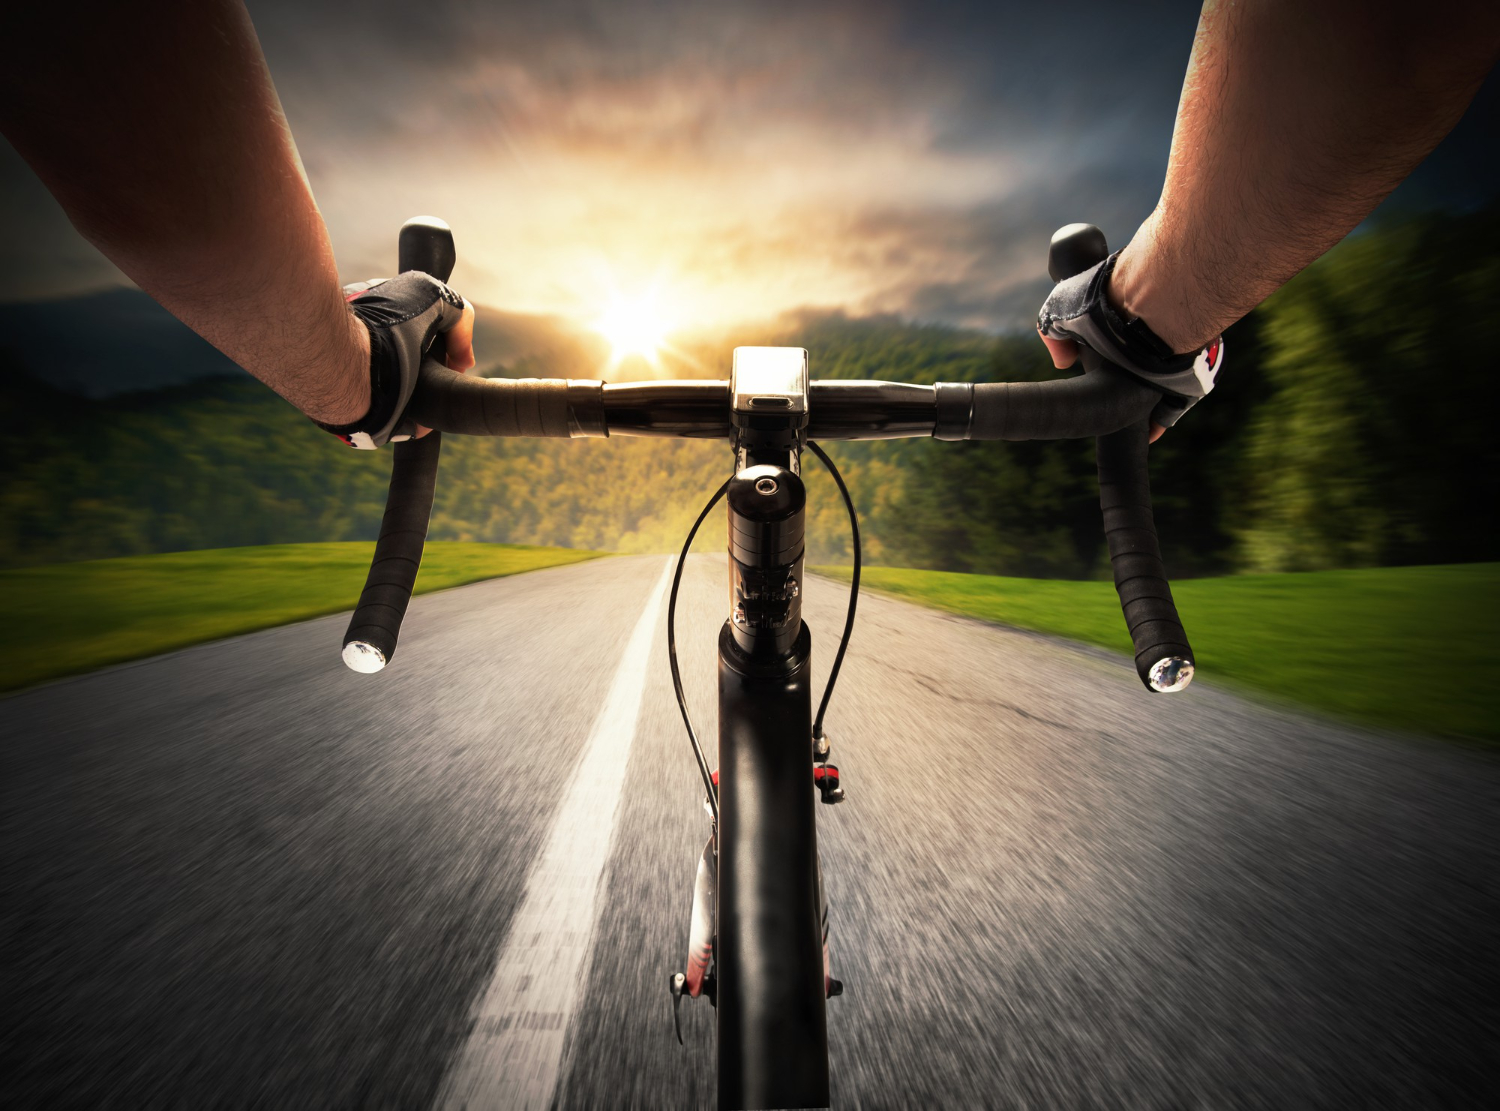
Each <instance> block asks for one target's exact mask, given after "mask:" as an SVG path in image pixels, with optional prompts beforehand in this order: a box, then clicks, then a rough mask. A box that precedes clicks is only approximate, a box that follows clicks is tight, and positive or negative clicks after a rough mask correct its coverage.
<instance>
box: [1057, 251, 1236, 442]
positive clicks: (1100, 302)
mask: <svg viewBox="0 0 1500 1111" xmlns="http://www.w3.org/2000/svg"><path fill="white" fill-rule="evenodd" d="M1119 257H1120V252H1119V251H1116V252H1115V253H1114V254H1112V255H1110V256H1109V257H1108V258H1107V259H1105V260H1104V261H1103V262H1100V263H1097V264H1095V265H1094V266H1091V267H1089V268H1088V269H1087V270H1084V271H1083V272H1081V273H1079V274H1075V275H1074V276H1073V277H1071V278H1065V279H1063V280H1062V281H1060V282H1058V283H1057V286H1056V287H1055V288H1054V289H1053V290H1052V293H1051V295H1050V296H1049V297H1048V298H1047V300H1046V301H1045V302H1043V303H1042V311H1041V312H1039V313H1038V314H1037V319H1036V326H1037V328H1038V329H1039V330H1040V331H1041V333H1042V335H1044V336H1046V337H1047V338H1048V339H1068V340H1073V341H1074V342H1076V343H1080V344H1083V345H1084V346H1086V347H1090V348H1092V349H1093V350H1094V351H1096V352H1098V353H1099V354H1100V355H1101V356H1103V357H1104V358H1105V359H1106V360H1108V361H1109V362H1111V363H1114V364H1115V366H1118V367H1120V368H1121V369H1123V370H1126V371H1129V372H1130V373H1131V374H1133V375H1135V376H1136V377H1137V378H1139V379H1140V380H1141V381H1143V382H1145V383H1146V384H1147V385H1149V386H1152V387H1154V388H1156V389H1157V390H1160V391H1161V394H1162V399H1161V401H1160V402H1159V403H1158V404H1157V406H1156V408H1155V409H1153V410H1152V411H1151V419H1152V421H1154V422H1155V423H1157V424H1159V425H1161V426H1162V427H1163V428H1170V427H1172V425H1174V424H1176V423H1177V421H1178V419H1179V418H1181V416H1182V414H1183V413H1185V412H1187V411H1188V410H1189V409H1191V408H1192V407H1193V406H1194V405H1196V404H1197V403H1198V402H1199V401H1200V400H1202V399H1203V398H1204V397H1206V396H1207V395H1208V392H1209V391H1210V390H1212V389H1213V388H1214V380H1215V379H1216V378H1217V377H1218V374H1219V367H1220V366H1222V365H1223V362H1224V339H1223V337H1222V336H1221V337H1219V338H1218V339H1216V340H1214V341H1213V342H1212V343H1210V344H1209V345H1208V346H1207V347H1205V348H1204V349H1203V350H1202V351H1199V352H1197V353H1195V354H1189V355H1178V354H1176V353H1174V352H1173V351H1172V349H1171V348H1170V347H1168V346H1167V345H1166V344H1165V343H1164V342H1162V340H1161V338H1160V337H1159V336H1157V334H1156V333H1155V332H1153V331H1152V330H1151V329H1150V328H1148V327H1147V326H1146V322H1145V321H1144V320H1142V319H1140V318H1139V317H1137V318H1136V319H1134V320H1126V319H1125V318H1124V317H1123V316H1121V315H1120V313H1119V312H1118V311H1116V309H1115V308H1114V306H1112V305H1111V304H1110V303H1109V299H1108V298H1107V297H1105V295H1104V291H1105V289H1106V288H1107V287H1108V285H1109V276H1110V274H1111V272H1113V270H1114V268H1115V260H1116V259H1118V258H1119Z"/></svg>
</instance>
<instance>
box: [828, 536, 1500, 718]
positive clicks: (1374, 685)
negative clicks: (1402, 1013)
mask: <svg viewBox="0 0 1500 1111" xmlns="http://www.w3.org/2000/svg"><path fill="white" fill-rule="evenodd" d="M816 570H817V571H818V572H820V573H821V574H825V575H831V576H833V577H836V578H841V579H843V580H844V581H846V582H847V581H848V579H849V569H848V568H847V567H843V568H840V567H820V568H816ZM863 582H864V584H865V585H867V586H870V587H872V588H874V589H876V590H880V591H884V592H886V593H889V594H895V595H899V596H901V597H905V598H910V599H912V600H914V601H917V602H921V603H924V604H926V605H929V606H934V607H936V608H938V609H943V610H948V611H950V612H952V613H961V614H967V615H970V616H973V617H978V618H981V619H983V620H985V621H994V622H998V623H1000V624H1004V625H1012V626H1016V627H1018V628H1022V629H1033V630H1036V631H1038V632H1043V633H1052V634H1055V635H1057V636H1063V637H1068V638H1070V639H1073V640H1081V641H1084V642H1086V643H1088V644H1097V645H1100V646H1102V647H1105V648H1111V649H1115V650H1117V651H1121V652H1125V653H1127V654H1128V653H1130V652H1131V647H1130V637H1129V634H1128V633H1127V632H1126V630H1125V622H1124V620H1123V618H1122V617H1121V616H1120V608H1119V603H1118V602H1117V601H1116V598H1115V592H1114V587H1113V586H1112V585H1111V584H1110V583H1107V582H1064V581H1059V580H1049V579H1008V578H1000V577H997V576H993V575H963V574H952V573H948V572H942V571H913V570H907V569H902V568H893V567H870V568H866V569H865V571H864V576H863ZM1172 590H1173V593H1174V595H1175V596H1176V598H1177V606H1178V610H1179V611H1180V612H1181V614H1182V621H1183V624H1184V626H1185V627H1186V628H1187V630H1188V635H1189V637H1190V638H1191V639H1192V642H1193V651H1194V654H1195V655H1196V657H1197V661H1198V667H1199V673H1200V675H1201V677H1203V678H1206V679H1210V680H1220V679H1228V680H1230V681H1232V682H1233V683H1235V684H1241V685H1243V686H1246V687H1251V688H1255V689H1257V690H1260V691H1264V692H1267V693H1269V694H1271V695H1272V696H1274V697H1276V698H1277V699H1285V700H1288V701H1291V702H1296V703H1301V704H1303V705H1306V706H1310V707H1313V708H1315V709H1318V710H1323V711H1326V712H1328V713H1331V714H1334V715H1337V716H1340V717H1345V718H1351V719H1354V720H1357V721H1364V722H1370V723H1373V724H1376V725H1382V726H1387V727H1391V728H1396V729H1405V730H1410V731H1413V732H1419V733H1437V734H1444V735H1449V736H1459V737H1469V738H1474V739H1478V740H1482V741H1486V742H1489V743H1491V744H1493V743H1495V742H1497V741H1500V563H1473V564H1459V565H1453V566H1444V567H1388V568H1376V569H1370V570H1358V571H1315V572H1308V573H1304V574H1289V575H1236V576H1233V577H1230V578H1221V579H1191V580H1187V581H1184V582H1181V583H1176V584H1174V585H1173V587H1172Z"/></svg>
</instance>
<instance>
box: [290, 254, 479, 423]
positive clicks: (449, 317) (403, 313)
mask: <svg viewBox="0 0 1500 1111" xmlns="http://www.w3.org/2000/svg"><path fill="white" fill-rule="evenodd" d="M344 300H346V301H347V302H348V303H349V308H350V309H351V310H352V311H353V313H354V315H355V316H357V317H359V318H360V320H362V321H364V323H365V327H366V328H367V329H369V332H370V409H369V411H368V412H367V413H365V415H364V416H363V417H361V418H360V419H359V420H357V421H354V422H353V423H351V424H324V423H323V422H322V421H314V422H313V423H315V424H316V425H317V426H318V427H319V428H322V429H324V430H326V431H328V432H332V433H333V434H334V435H335V436H337V437H338V438H339V439H341V440H343V441H344V443H346V444H348V445H349V446H350V447H357V448H369V449H373V448H378V447H380V446H381V445H382V444H386V443H389V442H390V441H392V440H407V439H410V438H411V436H412V433H413V432H415V431H416V428H415V425H414V424H413V423H412V422H411V421H409V420H406V419H405V417H406V405H407V402H409V401H410V400H411V395H412V391H413V390H415V389H416V386H417V372H418V370H420V369H421V366H422V359H423V357H425V356H426V354H427V351H428V349H429V348H431V347H432V341H433V339H434V338H435V337H436V336H437V335H438V333H439V332H446V331H447V330H448V329H449V328H452V327H453V326H454V325H455V324H457V323H458V322H459V320H460V319H461V318H462V316H463V311H464V299H463V298H462V297H460V296H459V295H458V294H456V293H454V292H453V290H451V289H449V288H448V287H447V285H445V284H444V283H442V282H440V281H438V280H437V279H436V278H434V277H432V276H430V275H428V274H423V273H421V272H420V271H417V270H412V271H408V272H407V273H405V274H400V275H397V276H396V277H394V278H377V279H375V280H374V281H369V282H358V283H356V284H354V285H346V286H345V287H344Z"/></svg>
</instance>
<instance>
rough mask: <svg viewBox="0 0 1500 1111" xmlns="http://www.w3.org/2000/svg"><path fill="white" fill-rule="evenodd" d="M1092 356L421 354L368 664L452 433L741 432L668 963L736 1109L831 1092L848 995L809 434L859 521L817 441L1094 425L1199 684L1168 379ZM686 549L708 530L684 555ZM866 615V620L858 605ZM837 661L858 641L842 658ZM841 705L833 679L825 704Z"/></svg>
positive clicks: (409, 235)
mask: <svg viewBox="0 0 1500 1111" xmlns="http://www.w3.org/2000/svg"><path fill="white" fill-rule="evenodd" d="M1104 249H1105V245H1104V240H1103V236H1102V234H1100V233H1099V232H1098V229H1096V228H1093V227H1091V226H1089V225H1083V224H1077V225H1069V226H1068V227H1066V228H1063V229H1061V230H1060V231H1059V232H1058V234H1057V235H1055V236H1054V237H1053V241H1052V245H1051V248H1050V250H1049V257H1048V268H1049V272H1050V273H1051V274H1052V277H1053V278H1054V280H1060V279H1061V278H1063V277H1066V276H1069V275H1071V274H1074V273H1077V272H1079V270H1080V267H1082V266H1087V265H1090V264H1091V263H1092V262H1097V261H1100V260H1102V258H1103V257H1104V255H1103V254H1102V253H1101V252H1102V251H1104ZM1096 256H1097V257H1096ZM454 257H455V252H454V248H453V239H452V235H451V233H450V232H449V231H448V228H447V225H445V224H443V223H442V222H441V221H438V220H433V219H431V218H425V217H424V218H418V219H416V220H413V221H410V222H409V223H408V224H407V225H406V226H405V227H403V228H402V232H401V241H400V269H401V270H402V271H406V270H422V271H424V272H426V273H429V274H433V275H434V276H437V277H439V278H444V279H445V278H446V277H447V276H448V273H449V272H450V270H451V269H452V266H453V261H454ZM1081 362H1082V364H1083V370H1084V372H1083V374H1081V375H1079V376H1075V377H1073V378H1069V379H1061V380H1055V381H1047V382H1026V383H1004V382H998V383H967V382H956V383H955V382H949V383H944V382H939V383H936V384H934V385H927V386H922V385H916V384H912V383H898V382H886V381H876V382H849V381H842V382H822V383H811V382H810V381H809V379H808V373H807V371H808V368H807V352H806V351H804V350H802V349H801V348H785V347H778V348H755V347H740V348H736V349H735V353H734V372H733V377H732V379H731V381H730V382H729V383H728V386H729V389H728V390H727V391H726V390H725V385H726V384H725V383H724V382H723V381H722V380H720V381H706V380H705V381H699V380H693V381H670V382H648V383H629V384H619V385H613V386H611V385H609V384H606V383H603V382H598V381H592V380H589V381H585V380H577V379H571V380H565V379H540V380H539V379H520V380H483V379H474V378H466V377H464V376H462V375H459V374H456V373H454V372H453V371H451V370H448V369H446V368H444V367H443V366H442V365H441V362H440V341H439V344H435V345H434V348H433V352H432V357H431V358H429V359H427V360H426V361H425V362H424V363H423V364H422V366H421V369H420V373H419V376H418V381H417V382H416V384H415V387H414V392H413V394H412V397H411V402H410V406H409V410H408V416H409V417H410V419H411V420H412V421H414V422H416V423H419V424H423V425H426V426H428V427H430V428H433V429H437V430H438V431H436V432H434V433H433V434H432V435H430V436H428V437H427V438H426V439H425V440H414V441H408V442H406V443H399V444H397V445H396V450H395V453H394V454H395V458H394V461H393V466H392V470H391V485H390V493H389V495H388V498H387V504H386V515H385V518H384V520H383V521H382V524H381V532H380V538H379V540H378V541H377V543H376V547H375V555H374V558H373V560H372V562H371V568H370V575H369V577H368V578H367V580H366V583H365V590H364V592H363V593H362V594H361V596H360V601H359V605H358V606H357V607H356V609H355V612H354V614H353V616H352V617H351V618H350V623H349V628H348V630H347V631H346V632H345V634H344V649H343V658H344V661H345V662H346V663H347V664H348V665H349V666H350V667H351V668H353V669H354V670H356V671H360V672H366V673H373V672H376V671H379V670H381V669H382V668H384V667H385V666H386V664H387V663H388V662H389V660H390V659H391V656H392V654H393V653H394V652H395V649H396V643H397V638H398V635H399V632H400V627H401V620H402V617H403V616H404V614H405V611H406V606H407V603H408V601H409V600H410V598H411V592H412V586H413V583H414V580H415V578H416V572H417V567H418V565H419V564H420V562H421V555H422V545H423V541H424V539H425V537H426V532H427V523H428V518H429V514H430V510H431V506H432V495H433V485H434V482H435V479H436V473H437V460H438V451H439V442H440V441H439V433H440V432H443V431H448V432H456V433H460V434H467V435H486V436H555V437H577V436H608V435H629V436H670V437H679V436H686V437H702V438H722V437H728V438H729V439H730V440H731V441H732V442H733V444H734V450H735V456H736V460H735V462H736V473H735V475H734V477H733V478H732V479H730V480H729V482H727V483H726V484H725V486H724V488H723V490H721V491H720V493H719V494H716V495H715V501H717V499H718V497H719V496H721V495H727V504H728V525H729V554H730V564H729V567H730V616H729V619H728V620H727V621H726V622H725V624H724V626H723V628H722V629H721V630H720V634H719V767H720V775H719V777H718V783H717V785H716V784H715V782H714V777H713V775H712V773H711V772H710V770H709V768H708V762H707V759H706V758H705V757H704V756H703V754H702V751H701V746H699V744H698V741H697V738H696V734H695V733H694V731H693V729H692V723H691V722H690V721H688V714H687V709H686V703H685V701H684V700H683V699H682V690H681V682H680V675H679V672H678V670H677V665H676V657H675V648H674V647H672V645H673V641H672V639H671V633H670V630H671V628H672V610H671V609H670V608H669V610H668V629H669V636H668V644H669V651H670V652H672V653H673V654H672V667H673V683H674V686H676V688H677V694H678V700H679V705H680V707H681V708H682V713H683V720H684V723H685V724H686V725H687V727H688V733H689V736H690V739H691V740H692V743H693V747H694V750H695V753H696V755H697V757H698V759H699V762H700V771H701V773H702V776H703V780H704V788H705V790H706V792H707V800H708V802H709V804H710V806H709V808H710V811H711V812H712V813H714V814H715V816H716V820H715V826H714V830H713V836H712V839H711V842H710V849H711V850H712V851H711V852H709V853H706V854H705V856H704V857H703V859H702V861H701V865H700V873H699V881H698V884H697V886H696V887H695V892H696V893H698V894H697V895H696V896H695V907H694V925H693V936H692V939H691V944H690V949H691V951H690V953H689V963H688V970H689V973H691V979H690V977H689V974H688V973H682V972H679V973H676V974H675V975H674V976H673V977H672V994H673V997H674V1003H673V1006H674V1017H675V1015H676V1013H677V1012H676V1010H675V1008H676V1007H677V1005H678V1004H680V1002H681V999H682V996H683V994H684V993H686V994H689V995H694V996H695V995H698V994H700V993H703V994H710V998H712V999H714V1000H715V1002H716V1006H717V1008H718V1055H719V1085H718V1086H719V1105H720V1106H721V1107H724V1108H729V1109H748V1108H762V1107H773V1106H774V1107H826V1106H827V1105H828V1101H829V1084H828V1037H827V1015H826V1000H827V998H828V997H829V996H831V995H837V994H839V992H840V990H841V984H840V983H839V981H837V980H835V979H833V977H832V971H831V968H830V967H829V965H828V958H827V944H826V936H827V935H826V912H825V910H824V906H823V900H822V884H821V879H820V877H819V869H818V855H817V829H816V823H815V821H814V808H813V803H814V797H813V796H814V789H813V787H814V783H816V784H817V789H818V790H819V791H821V793H822V796H823V800H824V801H825V802H837V801H839V799H840V798H842V797H843V792H842V789H841V788H840V787H839V784H838V769H837V768H836V767H835V766H834V765H832V764H829V763H827V762H826V757H827V753H828V746H827V742H826V738H825V737H823V736H822V735H821V729H820V730H819V734H820V735H819V736H818V737H817V738H814V736H813V730H814V723H813V721H812V713H811V709H812V705H811V692H810V689H809V686H810V683H809V679H810V674H811V666H810V660H811V650H812V637H811V634H810V633H809V632H808V630H807V627H806V625H805V624H804V623H803V621H802V612H801V600H800V598H801V583H802V569H803V553H804V544H803V529H804V525H805V517H806V492H805V490H804V489H803V486H802V481H801V478H800V469H801V452H802V449H803V447H804V446H806V445H809V444H811V450H813V451H815V452H816V453H817V454H818V455H819V456H820V457H821V458H822V459H823V461H824V462H825V463H826V464H827V465H828V467H829V470H830V472H831V473H832V474H833V477H834V480H835V482H836V483H838V484H839V488H840V490H841V492H843V493H844V496H845V500H846V503H847V505H848V508H849V514H850V522H851V527H853V526H854V517H855V514H854V507H853V502H852V500H850V499H849V497H848V492H847V490H845V489H844V487H843V482H842V479H840V478H839V476H838V472H837V469H836V468H834V467H833V465H832V462H831V461H830V460H829V459H828V458H827V456H826V455H824V453H823V451H822V450H821V449H820V448H818V447H817V445H816V443H814V442H813V441H812V440H810V439H809V437H810V436H811V437H814V438H815V439H887V438H894V437H909V436H930V437H932V438H933V439H937V440H964V439H977V440H1027V439H1067V438H1074V437H1081V436H1094V437H1097V443H1098V459H1099V484H1100V505H1101V509H1102V510H1103V514H1104V522H1105V535H1106V539H1107V542H1108V546H1109V551H1110V560H1111V565H1112V567H1113V570H1114V578H1115V587H1116V590H1117V591H1118V592H1119V595H1120V601H1121V606H1122V609H1123V611H1124V615H1125V619H1126V625H1127V627H1128V628H1129V630H1130V635H1131V639H1132V641H1133V642H1134V644H1135V650H1136V672H1137V675H1138V676H1139V678H1140V679H1141V681H1142V683H1143V684H1145V685H1146V687H1147V688H1148V689H1150V690H1153V691H1157V692H1163V693H1170V692H1174V691H1180V690H1183V689H1184V688H1186V686H1187V685H1188V683H1189V681H1190V680H1191V679H1192V676H1193V670H1194V663H1193V656H1192V649H1191V648H1190V647H1189V645H1188V642H1187V635H1186V633H1185V631H1184V630H1183V628H1182V624H1181V621H1180V620H1179V619H1178V616H1177V611H1176V608H1175V606H1174V605H1173V602H1172V595H1171V590H1170V588H1169V585H1168V583H1167V580H1166V571H1165V568H1164V567H1163V565H1162V560H1161V553H1160V548H1159V545H1158V542H1157V537H1156V529H1155V525H1154V523H1153V521H1152V519H1151V510H1150V505H1151V497H1150V483H1149V471H1148V468H1147V456H1146V447H1147V442H1148V439H1147V437H1148V429H1149V421H1148V415H1149V414H1150V412H1152V410H1153V409H1154V407H1155V405H1156V404H1157V403H1158V401H1159V399H1160V395H1159V393H1158V392H1157V391H1156V390H1155V389H1154V388H1153V387H1152V386H1150V385H1148V384H1145V383H1141V382H1139V381H1136V380H1135V379H1133V378H1132V377H1131V376H1130V375H1128V374H1127V373H1126V372H1125V371H1123V370H1120V369H1118V368H1114V367H1111V366H1109V365H1108V364H1105V363H1103V362H1102V361H1101V360H1100V359H1098V358H1097V357H1095V356H1093V354H1092V352H1089V351H1087V350H1085V351H1084V353H1083V355H1082V358H1081ZM726 394H727V395H728V396H727V397H726ZM726 401H728V402H729V405H728V413H727V414H726V413H725V402H726ZM810 401H814V402H816V405H815V406H812V405H810V404H809V403H810ZM726 415H727V418H728V419H727V420H726V419H725V417H726ZM712 504H713V503H712V502H711V503H710V506H709V508H705V510H704V515H703V516H700V517H699V519H698V523H697V524H695V525H694V526H693V533H696V531H697V528H698V524H701V523H702V521H703V519H704V516H706V515H707V513H708V512H709V509H710V508H711V507H712ZM691 543H692V534H690V535H689V537H688V541H687V544H686V545H685V546H684V549H683V555H684V558H685V557H686V553H687V551H688V549H689V548H690V547H691ZM857 551H858V548H857V546H856V553H857ZM857 567H858V562H857V560H856V569H857ZM678 573H679V576H680V574H681V564H679V569H678ZM673 596H674V599H675V596H676V583H675V582H674V586H673ZM849 614H850V622H851V623H852V621H853V615H854V606H853V602H852V600H851V605H850V610H849ZM848 628H849V626H847V625H846V628H845V641H844V643H847V636H848ZM841 658H842V645H841V648H840V652H839V655H838V656H836V657H835V663H834V670H835V671H836V670H837V667H838V662H839V660H840V659H841ZM831 682H832V679H831V678H830V683H831ZM831 689H832V688H831V686H830V688H829V690H830V691H831ZM826 702H827V694H826V693H825V696H824V704H825V708H826ZM821 724H822V710H821V709H820V711H819V719H818V723H817V725H818V726H819V727H820V726H821ZM809 779H812V780H813V781H814V783H810V782H809ZM714 853H716V854H717V860H715V858H714ZM708 892H713V902H714V904H715V907H714V909H715V911H716V914H715V915H714V919H713V921H712V922H709V920H708V918H709V914H708V909H707V902H708V899H707V898H705V897H703V896H705V895H706V894H707V893H708ZM710 930H711V931H712V937H713V940H712V942H710V940H709V936H710V935H709V931H710ZM713 958H716V961H717V983H716V984H715V987H714V989H713V990H712V992H710V991H709V989H708V987H707V982H706V979H705V975H704V973H705V966H706V961H707V960H709V959H713ZM680 1036H681V1032H680V1028H679V1037H680Z"/></svg>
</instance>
